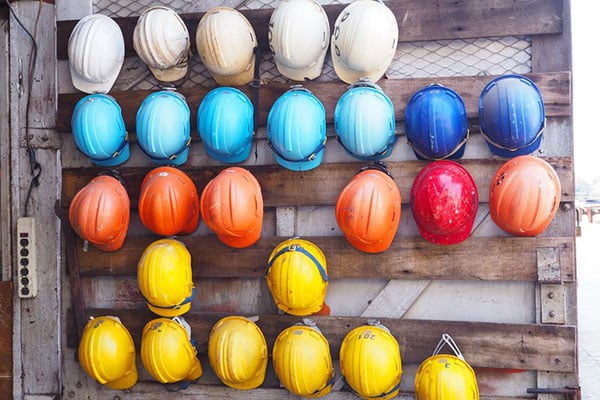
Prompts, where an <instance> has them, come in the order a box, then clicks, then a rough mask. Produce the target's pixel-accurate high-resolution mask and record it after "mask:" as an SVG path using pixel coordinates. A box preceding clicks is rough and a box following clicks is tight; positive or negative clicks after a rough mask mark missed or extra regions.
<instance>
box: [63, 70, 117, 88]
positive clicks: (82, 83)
mask: <svg viewBox="0 0 600 400" xmlns="http://www.w3.org/2000/svg"><path fill="white" fill-rule="evenodd" d="M69 69H70V71H71V81H72V82H73V86H75V88H76V89H77V90H80V91H82V92H84V93H88V94H93V93H104V94H106V93H108V92H110V89H112V87H113V85H114V84H115V81H116V80H117V77H118V76H119V72H121V68H119V70H118V71H117V72H116V74H113V75H112V76H110V77H108V79H107V80H105V81H104V82H95V83H92V82H88V81H86V80H84V79H82V78H81V77H80V76H79V74H77V73H76V72H75V71H74V70H73V67H71V66H69Z"/></svg>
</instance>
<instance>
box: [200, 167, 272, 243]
mask: <svg viewBox="0 0 600 400" xmlns="http://www.w3.org/2000/svg"><path fill="white" fill-rule="evenodd" d="M200 212H201V213H202V219H203V220H204V222H205V223H206V225H207V226H208V228H209V229H210V230H212V231H213V232H215V233H216V235H217V237H218V238H219V240H221V241H222V242H223V243H225V244H226V245H228V246H231V247H235V248H243V247H248V246H251V245H253V244H254V243H256V241H258V239H259V238H260V232H261V230H262V223H263V199H262V193H261V189H260V184H259V183H258V181H257V180H256V178H255V177H254V175H252V174H251V173H250V171H248V170H247V169H244V168H240V167H230V168H227V169H224V170H223V171H221V172H220V173H219V174H218V175H217V176H216V177H214V178H213V179H212V180H211V181H210V182H208V184H207V185H206V187H205V188H204V190H203V191H202V196H200Z"/></svg>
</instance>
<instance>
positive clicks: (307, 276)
mask: <svg viewBox="0 0 600 400" xmlns="http://www.w3.org/2000/svg"><path fill="white" fill-rule="evenodd" d="M266 278H267V286H268V287H269V291H270V292H271V295H272V296H273V299H274V300H275V304H277V307H278V308H279V309H280V310H282V311H284V312H286V313H288V314H292V315H310V314H313V313H316V312H317V311H319V310H320V309H321V308H322V307H323V303H324V302H325V295H326V293H327V284H328V277H327V262H326V261H325V254H323V252H322V251H321V249H319V248H318V247H317V246H316V245H315V244H314V243H312V242H309V241H308V240H304V239H299V238H293V239H288V240H285V241H283V242H281V243H280V244H279V245H278V246H277V247H275V249H274V250H273V252H272V253H271V255H270V256H269V261H268V263H267V272H266Z"/></svg>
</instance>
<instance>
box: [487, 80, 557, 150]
mask: <svg viewBox="0 0 600 400" xmlns="http://www.w3.org/2000/svg"><path fill="white" fill-rule="evenodd" d="M479 126H480V128H481V133H482V134H483V135H484V137H485V139H486V141H487V143H488V147H489V148H490V151H491V152H492V153H494V154H496V155H498V156H500V157H505V158H510V157H515V156H520V155H525V154H530V153H532V152H534V151H535V150H537V149H538V147H540V143H541V141H542V134H543V132H544V128H545V126H546V114H545V111H544V101H543V100H542V94H541V92H540V89H539V88H538V87H537V86H536V85H535V83H533V82H532V81H531V80H530V79H529V78H526V77H524V76H521V75H504V76H501V77H498V78H495V79H493V80H492V81H490V82H489V83H488V84H487V85H486V86H485V87H484V88H483V91H482V92H481V95H480V96H479Z"/></svg>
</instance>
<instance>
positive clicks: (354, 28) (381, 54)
mask: <svg viewBox="0 0 600 400" xmlns="http://www.w3.org/2000/svg"><path fill="white" fill-rule="evenodd" d="M397 45H398V23H397V22H396V17H395V16H394V13H393V12H392V10H390V9H389V8H388V7H387V6H386V5H385V4H383V2H382V1H377V0H355V1H353V2H352V3H350V4H348V5H347V6H346V7H345V8H344V9H343V10H342V12H341V13H340V15H338V17H337V19H336V20H335V25H334V27H333V35H332V36H331V59H332V61H333V68H334V70H335V73H336V74H337V76H339V77H340V79H341V80H343V81H344V82H346V83H354V82H356V81H358V80H359V79H360V78H369V79H371V80H372V81H373V82H377V81H378V80H379V79H380V78H381V77H382V76H383V74H384V73H385V71H386V70H387V68H388V67H389V66H390V64H391V62H392V59H393V58H394V54H396V46H397Z"/></svg>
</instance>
